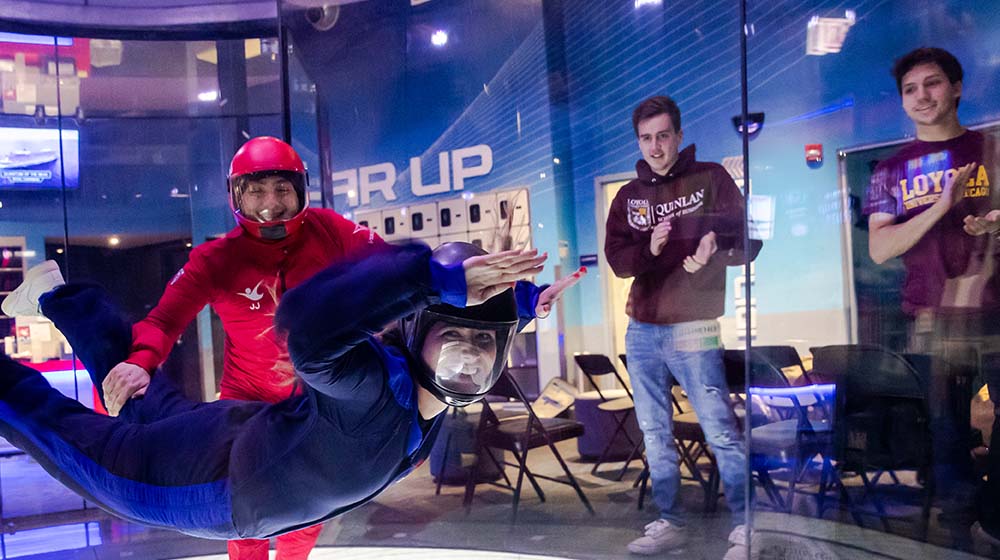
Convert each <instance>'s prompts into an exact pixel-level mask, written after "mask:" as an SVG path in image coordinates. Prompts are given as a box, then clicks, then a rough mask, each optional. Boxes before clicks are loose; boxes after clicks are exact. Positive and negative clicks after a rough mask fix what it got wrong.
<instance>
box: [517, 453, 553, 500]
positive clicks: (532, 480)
mask: <svg viewBox="0 0 1000 560" xmlns="http://www.w3.org/2000/svg"><path fill="white" fill-rule="evenodd" d="M511 453H513V454H514V459H516V460H517V464H518V465H519V467H520V468H519V469H518V470H519V471H521V472H523V473H524V474H525V476H527V477H528V482H529V483H531V487H532V488H534V489H535V494H537V495H538V499H539V500H540V501H542V502H544V501H545V492H543V491H542V487H541V486H539V484H538V480H537V479H536V478H535V475H533V474H531V469H529V468H528V452H527V451H524V452H522V453H518V451H517V450H516V449H512V450H511ZM522 457H523V458H524V461H523V462H522V461H521V458H522ZM519 474H520V473H519ZM511 488H513V486H511Z"/></svg>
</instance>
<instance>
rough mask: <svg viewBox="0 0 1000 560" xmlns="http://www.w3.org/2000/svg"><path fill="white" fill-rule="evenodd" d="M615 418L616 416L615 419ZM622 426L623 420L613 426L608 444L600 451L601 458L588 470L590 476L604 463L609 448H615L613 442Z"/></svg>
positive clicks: (609, 450)
mask: <svg viewBox="0 0 1000 560" xmlns="http://www.w3.org/2000/svg"><path fill="white" fill-rule="evenodd" d="M617 416H618V415H617V414H616V415H615V417H617ZM622 424H624V420H619V421H618V422H617V423H616V424H615V431H614V433H612V434H611V438H610V439H608V443H607V445H605V446H604V450H603V451H601V456H600V457H598V458H597V462H596V463H594V468H592V469H590V474H597V468H598V467H600V466H601V464H602V463H604V460H605V459H607V457H608V453H610V452H611V448H612V447H614V446H615V440H616V439H618V432H620V431H621V429H622Z"/></svg>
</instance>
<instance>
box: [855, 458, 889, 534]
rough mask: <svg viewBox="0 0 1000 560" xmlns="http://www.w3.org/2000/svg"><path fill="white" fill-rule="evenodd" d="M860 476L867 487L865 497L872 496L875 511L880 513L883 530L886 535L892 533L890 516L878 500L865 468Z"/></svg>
mask: <svg viewBox="0 0 1000 560" xmlns="http://www.w3.org/2000/svg"><path fill="white" fill-rule="evenodd" d="M860 474H861V482H862V484H864V486H865V495H869V494H870V495H871V497H872V504H873V505H874V506H875V511H877V512H878V517H879V521H881V522H882V529H883V530H884V531H885V532H886V533H889V532H890V531H889V519H888V517H889V516H888V514H886V511H885V507H884V506H883V505H882V500H880V499H879V498H878V496H877V495H876V493H875V489H874V487H873V484H872V482H871V480H869V478H868V473H867V472H865V469H864V468H862V469H861V473H860ZM862 499H863V498H862Z"/></svg>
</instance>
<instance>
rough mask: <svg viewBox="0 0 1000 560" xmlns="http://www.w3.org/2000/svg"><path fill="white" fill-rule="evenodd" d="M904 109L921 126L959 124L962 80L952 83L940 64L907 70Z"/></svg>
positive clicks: (924, 127) (904, 79)
mask: <svg viewBox="0 0 1000 560" xmlns="http://www.w3.org/2000/svg"><path fill="white" fill-rule="evenodd" d="M900 85H901V91H900V93H901V95H902V99H903V110H904V111H906V114H907V116H909V117H910V120H912V121H913V122H914V124H916V125H917V131H918V137H919V135H920V134H919V133H920V131H921V129H926V128H929V127H939V126H950V125H952V124H954V125H956V126H957V124H958V113H957V111H958V98H959V97H961V96H962V82H955V83H951V82H949V81H948V76H947V75H946V74H945V73H944V70H942V69H941V67H940V66H938V65H937V64H934V63H926V64H919V65H917V66H914V67H913V68H912V69H911V70H910V71H909V72H907V73H906V74H905V75H904V76H903V79H902V81H901V83H900Z"/></svg>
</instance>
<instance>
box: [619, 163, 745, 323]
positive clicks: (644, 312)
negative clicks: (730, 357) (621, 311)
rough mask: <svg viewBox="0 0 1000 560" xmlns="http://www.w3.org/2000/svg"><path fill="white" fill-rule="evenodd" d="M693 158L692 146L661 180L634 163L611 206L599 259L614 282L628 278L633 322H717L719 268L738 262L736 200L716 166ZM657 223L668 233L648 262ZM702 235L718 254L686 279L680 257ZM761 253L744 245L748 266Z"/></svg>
mask: <svg viewBox="0 0 1000 560" xmlns="http://www.w3.org/2000/svg"><path fill="white" fill-rule="evenodd" d="M694 152H695V147H694V145H691V146H688V147H687V148H685V149H684V150H682V151H681V152H680V154H679V155H678V158H677V161H676V162H675V163H674V165H673V166H672V167H671V168H670V171H668V172H667V174H666V175H665V176H664V175H657V174H656V173H654V172H653V170H652V169H650V167H649V164H648V163H646V162H645V161H644V160H639V162H638V163H636V166H635V169H636V172H637V174H638V175H639V178H638V179H634V180H632V181H630V182H629V183H628V184H627V185H625V186H624V187H622V189H621V190H620V191H618V194H617V195H616V196H615V200H614V202H612V203H611V211H610V212H609V214H608V223H607V239H606V240H605V243H604V255H605V257H606V258H607V259H608V264H609V265H611V269H612V270H614V271H615V274H616V275H617V276H619V277H621V278H630V277H635V281H634V282H633V283H632V289H631V290H630V291H629V296H628V307H627V309H626V312H627V313H628V315H629V316H630V317H632V318H633V319H635V320H637V321H641V322H644V323H656V324H662V325H670V324H675V323H684V322H687V321H697V320H703V319H716V318H718V317H719V316H721V315H722V314H723V313H724V311H725V296H726V266H734V265H740V264H743V262H744V255H743V250H742V248H743V245H744V244H743V232H744V220H745V212H744V204H743V194H742V193H741V192H740V190H739V188H738V187H737V186H736V183H734V182H733V179H732V177H730V176H729V173H728V172H726V170H725V169H724V168H723V167H722V166H721V165H719V164H717V163H710V162H703V161H696V160H695V155H694ZM664 220H671V221H672V225H673V227H672V228H671V231H670V236H669V238H668V241H667V243H666V245H664V246H663V250H662V251H660V254H659V256H653V254H652V253H651V252H650V251H649V238H650V236H651V235H652V230H653V227H654V226H656V224H658V223H660V222H662V221H664ZM709 231H714V232H715V233H716V236H717V243H718V245H719V250H718V252H716V253H715V255H713V256H712V258H711V260H710V261H709V263H708V265H707V266H705V267H704V268H702V269H701V270H699V271H697V272H695V273H694V274H690V273H688V272H686V271H685V270H684V267H683V266H682V264H683V262H684V258H685V257H687V256H689V255H693V254H694V252H695V250H696V249H697V248H698V242H699V241H700V240H701V238H702V236H704V235H705V234H707V233H708V232H709ZM760 247H761V244H760V242H759V241H754V242H753V243H752V244H751V249H750V258H751V260H752V259H753V258H755V257H756V256H757V253H758V252H759V251H760Z"/></svg>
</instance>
